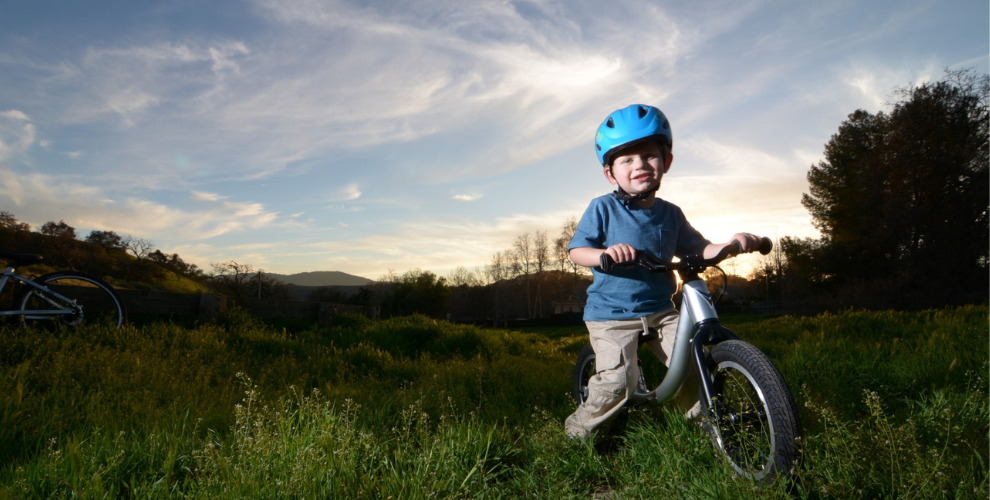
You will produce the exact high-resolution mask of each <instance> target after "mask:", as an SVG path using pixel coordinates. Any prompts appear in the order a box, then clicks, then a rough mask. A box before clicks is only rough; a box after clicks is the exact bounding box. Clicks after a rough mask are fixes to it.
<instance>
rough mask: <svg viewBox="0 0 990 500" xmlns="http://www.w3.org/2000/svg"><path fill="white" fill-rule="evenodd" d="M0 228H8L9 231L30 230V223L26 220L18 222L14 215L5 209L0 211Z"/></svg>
mask: <svg viewBox="0 0 990 500" xmlns="http://www.w3.org/2000/svg"><path fill="white" fill-rule="evenodd" d="M0 228H3V229H9V230H11V231H30V230H31V225H30V224H28V223H26V222H20V221H18V220H17V218H16V217H14V214H12V213H10V212H7V211H0Z"/></svg>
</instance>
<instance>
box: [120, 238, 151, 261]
mask: <svg viewBox="0 0 990 500" xmlns="http://www.w3.org/2000/svg"><path fill="white" fill-rule="evenodd" d="M123 245H124V249H125V250H127V251H128V252H131V254H132V255H134V257H135V258H137V259H138V260H141V259H144V258H145V257H147V256H148V254H150V253H151V252H152V251H153V250H154V249H155V245H154V244H153V243H151V242H150V241H148V240H146V239H144V238H135V237H133V236H127V237H125V238H124V239H123Z"/></svg>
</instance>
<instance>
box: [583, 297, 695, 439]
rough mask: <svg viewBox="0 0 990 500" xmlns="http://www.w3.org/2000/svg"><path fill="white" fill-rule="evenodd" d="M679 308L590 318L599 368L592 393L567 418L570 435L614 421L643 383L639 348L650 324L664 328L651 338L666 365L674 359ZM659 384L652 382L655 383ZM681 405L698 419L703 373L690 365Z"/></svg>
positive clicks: (677, 397)
mask: <svg viewBox="0 0 990 500" xmlns="http://www.w3.org/2000/svg"><path fill="white" fill-rule="evenodd" d="M677 318H678V314H677V311H676V310H673V309H671V310H668V311H661V312H659V313H656V314H652V315H650V316H646V317H643V318H640V319H635V320H619V321H587V322H585V323H586V324H587V326H588V333H589V334H590V336H591V345H592V347H593V348H594V349H595V364H596V367H597V369H598V373H597V374H596V375H593V376H592V377H591V380H589V381H588V399H587V401H585V402H584V404H582V405H581V406H578V408H577V410H575V411H574V413H573V414H571V416H569V417H567V420H566V421H565V422H564V429H565V431H566V432H567V435H568V436H571V437H579V438H587V437H589V436H591V434H592V433H594V432H595V430H597V429H598V428H599V427H601V426H602V424H604V423H606V422H608V421H609V420H610V419H611V418H612V417H614V416H615V415H616V414H617V413H618V412H619V410H621V409H622V407H623V406H624V405H625V403H626V400H628V399H629V397H630V396H631V395H632V394H633V393H634V392H636V389H637V387H638V385H639V366H638V364H637V362H636V361H637V359H638V357H637V353H636V351H637V350H638V347H639V335H640V332H643V331H645V329H646V328H647V327H650V328H655V329H657V330H658V331H659V332H660V338H659V339H655V340H651V341H649V342H647V343H646V345H647V346H649V348H650V350H651V351H653V353H654V354H655V355H656V356H657V358H659V359H660V361H662V362H663V363H664V364H665V365H667V366H669V365H670V355H671V354H672V351H673V348H674V337H675V335H676V333H677ZM653 388H654V387H650V389H653ZM674 399H675V400H676V401H677V404H678V406H680V408H681V409H682V410H683V411H684V416H685V417H686V418H688V419H692V420H694V419H697V418H698V417H699V416H700V414H701V412H700V404H699V388H698V377H697V374H696V373H695V370H694V368H693V366H692V367H689V368H688V373H687V377H686V378H685V379H684V384H683V385H682V386H681V389H680V390H679V391H678V392H677V394H676V395H675V396H674Z"/></svg>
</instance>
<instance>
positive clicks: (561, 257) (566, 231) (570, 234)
mask: <svg viewBox="0 0 990 500" xmlns="http://www.w3.org/2000/svg"><path fill="white" fill-rule="evenodd" d="M577 226H578V223H577V219H575V218H574V217H571V218H569V219H567V220H566V221H564V224H563V225H562V226H561V227H560V235H559V236H557V239H555V240H553V241H554V256H555V257H556V258H557V261H558V263H559V266H560V270H561V271H564V270H565V269H570V270H571V272H572V273H574V277H575V278H577V275H578V273H579V272H580V270H581V269H582V268H581V266H579V265H577V264H575V263H574V262H573V261H571V258H570V255H568V252H567V248H568V247H569V246H570V244H571V240H572V239H574V233H575V232H576V231H577Z"/></svg>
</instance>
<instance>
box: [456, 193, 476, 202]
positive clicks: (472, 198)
mask: <svg viewBox="0 0 990 500" xmlns="http://www.w3.org/2000/svg"><path fill="white" fill-rule="evenodd" d="M453 199H454V200H455V201H476V200H479V199H481V195H480V194H458V195H454V198H453Z"/></svg>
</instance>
